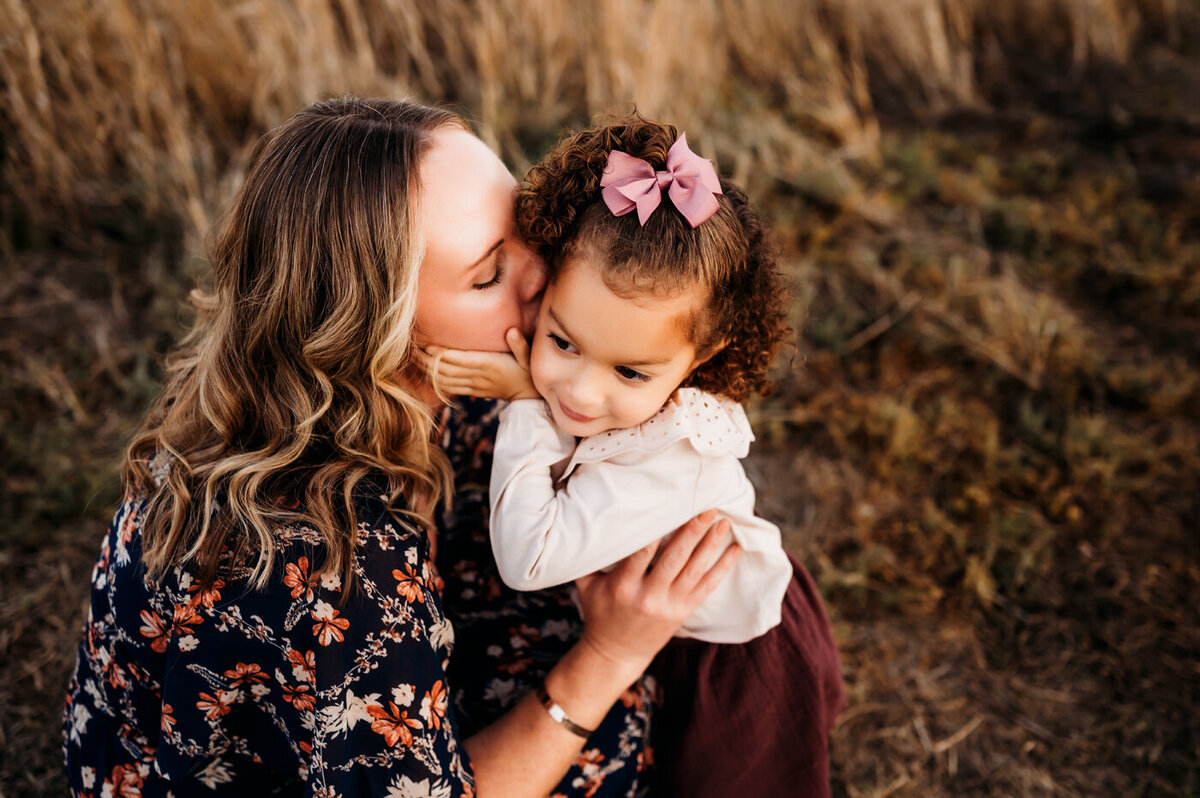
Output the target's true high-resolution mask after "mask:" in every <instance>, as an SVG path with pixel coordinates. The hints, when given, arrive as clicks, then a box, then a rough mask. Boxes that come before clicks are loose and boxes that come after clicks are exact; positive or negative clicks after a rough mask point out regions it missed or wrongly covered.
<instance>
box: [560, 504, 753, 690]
mask: <svg viewBox="0 0 1200 798" xmlns="http://www.w3.org/2000/svg"><path fill="white" fill-rule="evenodd" d="M715 517H716V512H715V511H714V510H709V511H708V512H705V513H701V514H700V515H698V516H696V517H695V518H693V519H692V520H691V521H688V522H687V523H686V524H684V525H683V526H681V527H680V528H679V529H677V530H676V531H675V535H674V537H672V538H671V539H670V541H668V542H667V543H666V545H665V546H663V547H662V551H661V552H659V551H658V548H659V544H660V543H661V541H656V542H655V543H652V544H650V545H649V546H646V547H645V548H643V549H640V550H639V551H636V552H634V553H633V554H631V555H629V556H628V557H626V558H625V559H624V560H622V561H621V562H620V563H618V564H617V566H616V568H614V569H613V570H612V571H610V572H609V573H606V574H602V573H595V574H590V575H588V576H585V577H581V578H580V579H577V580H576V581H575V586H576V587H577V588H578V590H579V598H580V602H581V604H582V605H583V616H584V623H585V628H584V632H583V638H582V641H581V642H583V643H585V644H587V645H588V646H590V647H591V648H593V649H594V650H595V651H596V652H597V653H598V654H600V655H601V656H602V657H604V658H605V659H607V660H610V661H611V662H612V663H613V665H614V666H615V667H618V668H624V669H627V671H628V672H629V673H630V674H631V676H630V680H631V681H632V680H633V679H636V678H637V677H638V676H640V675H641V673H642V672H643V671H644V670H645V669H646V667H647V666H649V664H650V662H651V660H653V659H654V655H655V654H657V653H658V652H659V650H660V649H661V648H662V647H663V646H665V645H666V644H667V641H668V640H670V639H671V637H672V636H673V635H674V634H675V632H676V631H678V629H679V627H680V625H681V624H682V623H683V621H684V620H685V619H686V618H687V617H688V616H689V615H691V614H692V611H693V610H695V609H696V608H697V607H698V606H700V604H701V603H702V602H703V601H704V599H706V598H708V596H709V595H711V594H712V592H713V590H715V589H716V588H717V585H719V584H720V583H721V580H722V579H724V578H725V576H726V574H728V573H729V570H730V569H731V568H732V567H733V563H734V560H736V559H737V557H738V555H739V554H740V553H741V547H740V546H739V545H738V544H737V543H730V542H729V539H730V531H729V522H728V521H725V520H723V519H722V520H721V521H718V522H717V523H715V524H714V523H713V519H714V518H715ZM656 552H657V554H658V556H657V558H656V557H655V554H656Z"/></svg>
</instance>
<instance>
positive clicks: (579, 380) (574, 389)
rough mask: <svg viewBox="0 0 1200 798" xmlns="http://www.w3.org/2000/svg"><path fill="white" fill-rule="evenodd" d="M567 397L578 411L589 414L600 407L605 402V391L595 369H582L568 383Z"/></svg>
mask: <svg viewBox="0 0 1200 798" xmlns="http://www.w3.org/2000/svg"><path fill="white" fill-rule="evenodd" d="M567 397H568V401H569V402H570V403H571V407H572V408H573V409H574V410H575V411H576V412H578V413H584V414H588V413H591V412H593V411H595V410H596V409H597V408H599V407H600V405H601V404H602V403H603V400H604V393H603V391H602V390H601V387H600V380H599V377H598V375H597V374H595V370H594V369H590V368H582V369H580V370H579V372H578V373H576V374H575V375H574V377H573V378H572V379H571V381H570V383H569V384H568V392H567Z"/></svg>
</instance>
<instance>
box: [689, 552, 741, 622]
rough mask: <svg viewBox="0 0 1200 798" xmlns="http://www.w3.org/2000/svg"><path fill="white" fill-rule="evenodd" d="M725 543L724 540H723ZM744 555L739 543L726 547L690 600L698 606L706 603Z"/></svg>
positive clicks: (692, 593)
mask: <svg viewBox="0 0 1200 798" xmlns="http://www.w3.org/2000/svg"><path fill="white" fill-rule="evenodd" d="M721 540H722V541H723V540H724V539H723V538H721ZM741 555H742V547H741V546H740V545H739V544H737V543H730V544H729V545H728V546H726V547H725V551H724V552H723V553H722V554H721V556H720V558H719V559H718V560H717V561H716V563H714V564H713V566H712V567H711V568H709V569H708V571H707V573H705V574H704V575H703V576H702V577H701V578H700V581H699V582H697V583H696V586H695V587H693V588H692V592H691V595H690V596H689V600H690V601H691V602H693V603H694V604H695V605H696V606H699V605H700V604H702V603H704V600H705V599H706V598H708V597H709V596H710V595H712V592H713V591H714V590H716V589H717V586H718V585H720V584H721V581H722V580H723V579H724V578H725V577H726V576H727V575H728V574H729V572H730V570H732V569H733V564H734V562H736V561H737V558H738V557H740V556H741Z"/></svg>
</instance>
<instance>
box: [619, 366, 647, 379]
mask: <svg viewBox="0 0 1200 798" xmlns="http://www.w3.org/2000/svg"><path fill="white" fill-rule="evenodd" d="M617 374H619V375H620V376H621V378H622V379H626V380H629V381H630V382H649V381H650V375H648V374H643V373H642V372H640V371H634V370H633V369H631V368H629V366H617Z"/></svg>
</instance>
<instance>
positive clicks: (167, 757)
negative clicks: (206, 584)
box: [63, 403, 654, 798]
mask: <svg viewBox="0 0 1200 798" xmlns="http://www.w3.org/2000/svg"><path fill="white" fill-rule="evenodd" d="M448 415H449V419H448V422H447V424H446V437H445V441H444V442H445V444H446V447H447V450H448V452H449V453H450V454H451V457H452V461H453V462H454V464H455V467H456V471H458V479H459V493H458V502H457V503H456V505H455V511H454V514H449V513H448V514H447V515H446V516H445V517H444V518H443V522H444V524H445V528H444V529H443V530H441V531H440V532H439V546H440V552H439V556H440V558H441V561H442V562H443V563H445V564H446V566H447V568H448V570H447V574H448V576H447V584H446V586H445V588H443V583H442V580H441V578H439V576H438V574H437V571H436V569H435V567H434V566H433V563H432V559H431V556H430V555H431V552H430V545H429V540H428V538H427V537H426V536H425V535H424V534H423V533H422V532H420V531H419V530H416V529H414V528H413V527H412V526H411V525H410V524H408V523H407V522H405V521H404V520H403V519H402V518H400V517H397V516H396V515H395V514H394V513H392V512H391V511H389V510H388V509H387V508H386V507H384V506H383V503H382V501H381V500H379V499H378V498H376V497H372V496H363V497H361V499H360V501H359V506H358V508H357V509H358V515H359V529H358V545H357V549H356V555H355V561H354V569H355V576H356V582H357V584H356V588H355V590H353V591H351V595H350V597H349V599H348V600H347V601H343V595H342V593H343V590H342V588H343V586H342V584H341V580H340V579H339V578H338V577H336V576H327V577H324V578H320V579H318V578H315V577H314V576H313V573H314V572H315V571H317V570H318V569H319V568H320V564H321V563H322V562H323V557H324V555H323V549H322V545H321V542H320V536H319V535H318V534H317V533H316V532H315V531H314V530H312V529H308V528H305V527H303V526H299V527H289V528H285V529H281V530H279V532H278V535H279V538H278V540H279V543H280V548H279V553H278V561H277V562H276V564H275V568H274V570H273V571H272V577H271V581H270V583H269V584H268V586H267V587H266V588H265V589H263V590H255V589H253V588H251V587H250V568H249V567H248V566H247V565H245V564H239V563H234V562H228V563H227V564H226V568H225V569H224V571H223V574H222V578H221V579H219V580H217V582H216V583H214V584H213V585H212V586H211V587H210V588H207V589H202V588H201V587H200V586H199V584H198V583H197V581H196V579H195V577H194V575H193V574H192V573H190V572H189V571H188V570H187V569H185V568H175V569H172V570H171V571H169V572H168V573H167V574H166V575H165V576H164V577H163V578H162V579H161V580H159V581H158V582H157V583H156V582H153V581H151V580H149V579H147V578H146V575H145V569H144V567H143V565H142V561H141V523H142V519H141V513H142V511H143V507H144V502H143V501H141V500H139V499H138V498H137V497H134V496H130V497H127V498H126V500H125V502H124V503H123V504H122V505H121V507H120V508H119V509H118V510H117V513H116V516H115V518H114V520H113V523H112V526H111V527H110V528H109V530H108V534H107V535H106V537H105V539H104V542H103V544H102V546H101V551H100V557H99V560H98V561H97V563H96V567H95V569H94V570H93V573H92V596H91V608H90V611H89V614H88V618H87V622H86V625H85V627H84V630H83V635H82V639H81V641H80V646H79V659H78V663H77V666H76V671H75V674H74V676H73V677H72V679H71V682H70V684H69V686H68V695H67V705H66V710H65V713H64V732H63V745H64V752H65V758H66V765H67V775H68V778H69V781H70V784H71V789H72V792H73V793H74V794H76V795H80V796H101V795H103V796H122V797H123V798H134V797H135V796H160V795H163V796H165V795H175V796H189V795H232V794H236V795H243V794H244V795H263V796H266V795H288V796H291V795H296V796H300V795H303V796H330V797H332V796H355V795H363V796H365V795H372V796H374V795H381V796H388V797H389V798H412V797H415V796H420V797H421V798H426V797H428V798H455V797H456V796H472V795H473V794H474V787H473V776H472V772H471V767H470V762H469V760H468V758H467V755H466V752H465V750H464V749H463V747H462V739H463V738H464V737H465V736H468V735H469V734H470V733H472V732H473V731H474V730H476V729H478V728H480V727H482V726H483V725H486V724H487V723H489V722H490V721H491V720H493V719H495V717H497V716H498V715H499V714H501V713H502V712H503V711H504V710H505V709H506V708H508V707H509V706H511V705H512V703H514V702H515V701H516V700H517V699H519V698H520V697H521V695H523V694H524V692H525V691H527V690H528V689H530V687H531V686H532V685H534V684H536V682H537V680H538V679H540V677H541V675H543V674H544V672H545V671H546V670H548V669H549V667H550V666H552V665H553V663H554V661H556V660H557V658H558V657H559V656H561V654H562V653H563V652H564V651H565V650H566V648H568V647H569V646H570V644H571V643H572V642H573V640H574V639H575V637H576V636H577V635H578V632H579V629H580V621H579V617H578V613H577V612H576V611H575V609H574V606H573V605H572V603H571V600H570V596H569V595H568V594H566V593H565V592H561V591H560V592H558V593H554V592H548V593H546V594H519V595H518V594H512V593H510V592H508V591H506V590H503V589H500V588H499V580H498V578H497V577H496V576H495V573H494V566H491V558H490V549H489V548H487V533H486V526H485V524H486V512H487V510H486V507H487V496H486V484H487V478H486V474H487V468H488V467H489V466H490V441H491V438H492V437H493V436H494V413H493V412H492V405H491V404H490V403H473V404H472V405H471V406H469V408H468V409H467V410H463V409H453V410H451V411H449V413H448ZM467 480H473V481H469V482H468V481H467ZM489 567H490V570H489ZM444 597H451V598H453V601H451V602H450V603H449V604H444ZM456 626H457V627H458V629H457V630H456ZM456 631H457V635H458V637H459V644H458V648H457V650H455V651H454V656H453V657H452V656H451V650H452V648H453V647H454V646H455V636H456ZM651 688H652V684H650V683H648V682H643V683H639V684H638V685H635V686H634V687H633V688H631V689H630V690H629V691H628V692H627V694H626V696H625V697H624V698H623V700H622V701H621V702H618V704H617V705H616V706H614V709H613V711H612V713H610V716H609V717H608V719H606V721H605V723H604V725H603V727H602V728H601V729H599V730H597V733H596V735H594V736H593V739H592V740H589V741H588V743H587V745H585V747H584V751H583V753H582V754H581V756H580V757H579V760H578V761H577V762H576V764H575V765H574V766H573V767H572V768H571V770H570V771H569V772H568V773H567V774H566V776H565V777H564V779H563V781H562V783H561V784H560V785H559V788H558V790H557V792H556V795H561V796H564V797H566V798H573V797H574V796H609V795H613V796H616V795H621V796H633V795H637V794H639V791H644V789H645V788H644V783H645V780H646V778H647V770H648V765H649V761H650V758H651V757H650V755H649V749H648V746H647V743H646V741H647V739H648V735H649V726H650V718H651V713H652V711H653V707H654V704H653V702H652V701H651V700H650V697H651V693H652V689H651Z"/></svg>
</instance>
